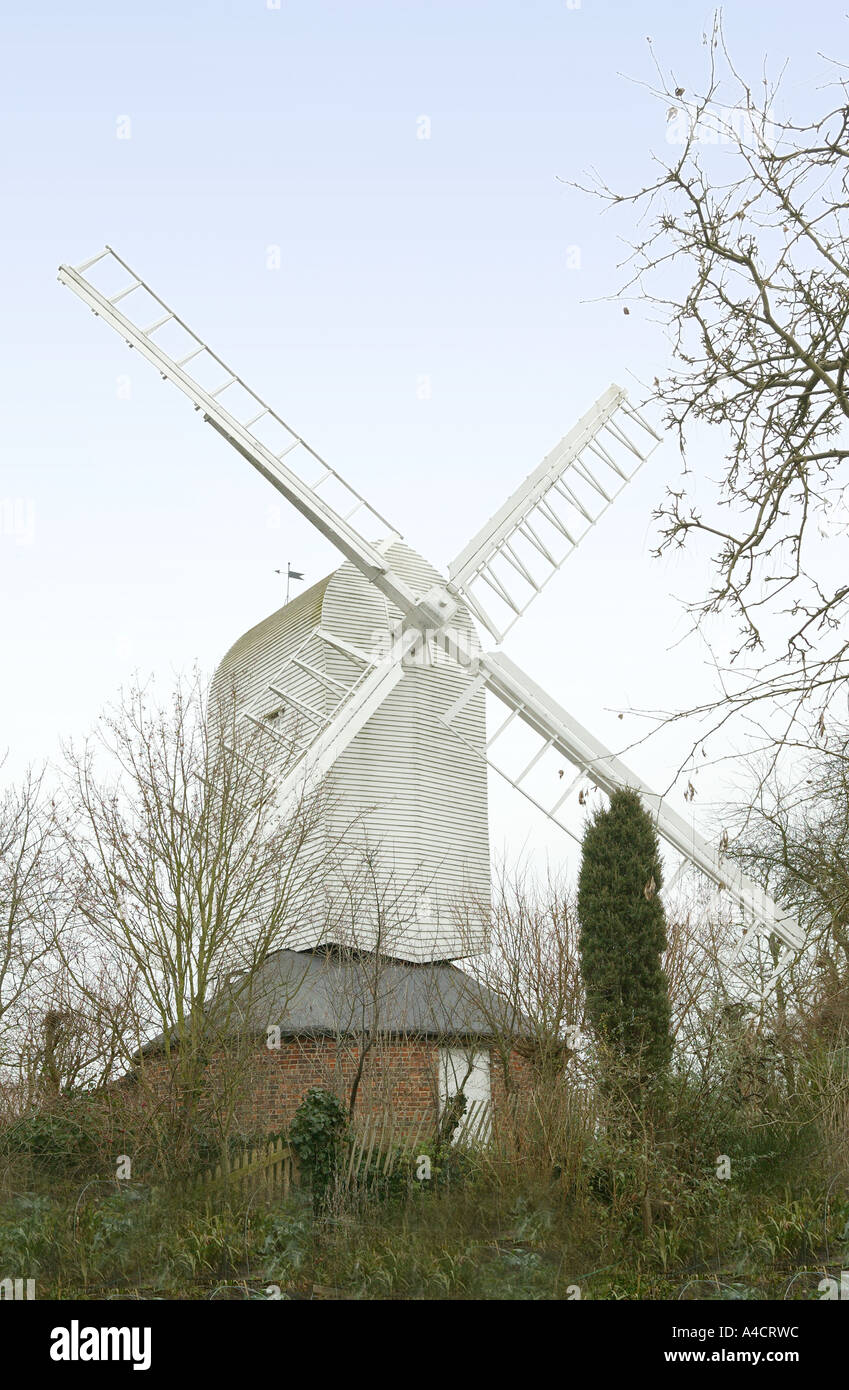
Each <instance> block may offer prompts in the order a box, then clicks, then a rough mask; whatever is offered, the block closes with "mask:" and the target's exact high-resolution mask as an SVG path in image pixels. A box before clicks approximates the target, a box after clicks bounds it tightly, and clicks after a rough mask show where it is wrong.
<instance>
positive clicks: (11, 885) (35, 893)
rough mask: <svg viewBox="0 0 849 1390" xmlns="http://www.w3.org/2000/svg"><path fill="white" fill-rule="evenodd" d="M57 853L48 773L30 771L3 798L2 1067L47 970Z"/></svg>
mask: <svg viewBox="0 0 849 1390" xmlns="http://www.w3.org/2000/svg"><path fill="white" fill-rule="evenodd" d="M0 766H2V764H0ZM56 851H57V824H56V815H55V808H54V805H53V803H52V801H51V799H50V797H49V795H48V794H47V791H46V786H45V775H44V772H43V771H41V772H33V771H30V772H28V773H27V774H26V776H25V777H24V779H23V781H22V782H21V784H20V785H19V786H13V787H10V788H8V789H7V790H6V791H5V792H4V793H3V795H2V798H0V1070H7V1069H8V1068H9V1066H10V1065H12V1066H14V1064H15V1062H16V1058H17V1056H18V1054H19V1050H20V1044H21V1038H22V1030H24V1029H25V1027H26V1018H27V1015H28V1013H29V1012H31V1009H32V1006H33V1001H34V999H35V998H36V996H37V995H38V992H39V987H40V985H41V983H42V981H43V977H44V973H45V971H46V967H47V959H48V955H49V950H50V943H51V933H50V925H51V914H52V912H53V910H54V900H55V897H56V895H57V894H58V892H59V890H60V886H61V871H60V868H59V863H58V859H57V853H56Z"/></svg>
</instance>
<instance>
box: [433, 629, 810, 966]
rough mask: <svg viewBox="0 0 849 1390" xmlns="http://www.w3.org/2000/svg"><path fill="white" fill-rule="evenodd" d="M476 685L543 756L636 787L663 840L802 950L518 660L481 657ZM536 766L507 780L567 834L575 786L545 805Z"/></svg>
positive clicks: (738, 877)
mask: <svg viewBox="0 0 849 1390" xmlns="http://www.w3.org/2000/svg"><path fill="white" fill-rule="evenodd" d="M478 681H479V683H480V684H481V685H483V686H485V687H486V689H487V690H489V691H490V692H491V693H492V694H493V695H496V696H497V697H498V699H499V700H501V701H502V702H503V704H504V705H505V706H506V707H507V709H508V710H509V711H510V715H509V716H508V717H516V718H518V719H520V720H521V721H522V722H523V723H524V724H526V725H527V726H528V727H529V728H531V729H532V730H533V731H534V733H535V734H536V735H537V736H538V738H539V748H538V755H539V754H541V753H543V752H544V751H545V750H547V749H548V748H553V749H555V750H556V752H557V753H559V754H561V755H562V756H563V757H564V758H566V759H567V760H568V761H569V762H570V763H572V765H573V766H574V767H576V768H577V769H578V770H579V772H580V773H582V774H583V775H585V776H586V777H587V778H588V779H589V781H591V782H592V783H593V784H594V785H595V786H597V787H599V788H600V789H601V790H602V791H604V792H606V793H607V794H608V795H610V793H611V792H613V791H615V790H616V789H617V788H620V787H633V788H634V789H635V790H636V791H638V792H639V793H640V795H641V796H642V798H643V800H644V802H645V803H646V805H647V806H648V807H650V808H651V810H652V811H653V813H654V817H655V824H656V826H657V831H658V834H659V835H660V836H661V838H662V839H664V840H665V841H667V843H668V844H670V845H671V846H672V847H673V848H674V849H675V850H676V851H677V852H678V853H679V854H681V855H682V856H683V857H684V858H685V859H686V860H687V861H688V862H689V863H691V864H692V865H694V867H695V868H697V869H698V870H699V871H700V872H701V873H703V874H704V875H705V876H706V877H707V878H708V879H710V880H711V882H713V883H714V884H716V885H717V887H718V888H720V889H722V891H723V892H725V893H727V894H728V895H729V896H730V898H731V899H732V900H733V901H734V902H735V903H736V904H737V906H738V907H739V908H740V909H742V911H743V913H744V914H746V915H749V916H751V918H753V919H754V922H755V924H756V926H757V928H758V930H760V931H763V932H765V933H770V932H774V933H775V935H776V936H777V937H778V938H779V940H780V941H783V942H784V943H785V945H787V946H789V947H792V948H793V949H794V950H798V949H799V948H800V947H801V946H802V944H803V937H802V933H801V931H800V929H799V925H798V923H797V922H796V921H795V919H794V918H793V917H791V916H790V915H789V914H787V913H786V912H783V911H782V910H781V909H780V908H779V906H778V905H777V904H776V903H775V902H774V900H773V899H772V898H771V897H770V896H769V895H768V894H767V893H765V892H764V890H763V889H762V888H761V887H760V885H759V884H757V883H755V882H754V881H753V880H751V879H750V878H748V877H747V876H746V875H745V874H744V873H742V871H741V870H740V869H739V868H738V867H737V866H736V865H735V864H733V863H732V862H730V861H728V860H727V859H724V858H722V857H721V855H720V854H719V853H718V851H716V850H715V849H714V848H713V847H712V846H711V845H710V844H708V842H707V840H705V839H704V838H703V836H701V835H700V834H699V833H698V831H697V830H695V828H694V827H693V826H691V825H689V824H688V823H687V821H685V820H684V818H683V816H680V815H679V814H678V812H677V811H675V810H674V809H673V808H672V807H670V806H668V805H667V804H666V802H665V801H664V798H663V797H661V796H658V795H657V794H656V793H655V792H653V791H652V790H651V788H650V787H649V786H647V784H646V783H645V782H644V781H643V780H642V778H641V777H639V776H638V775H637V774H636V773H635V772H633V771H632V770H631V769H630V768H629V767H626V765H625V764H624V763H623V762H622V761H621V759H619V758H617V757H616V756H615V754H613V753H611V751H610V750H609V749H608V748H605V746H604V744H602V743H600V742H599V740H598V739H596V738H595V737H594V736H593V735H592V734H591V733H590V732H589V731H588V730H587V729H585V728H584V727H583V726H582V725H581V724H579V723H578V722H577V720H575V719H573V718H572V716H571V715H570V714H568V713H567V712H566V710H564V709H563V708H562V707H561V706H560V705H558V704H557V703H556V702H555V701H554V700H552V699H551V697H550V696H549V695H547V694H546V693H545V691H544V690H542V689H541V688H540V687H539V686H538V685H537V684H536V682H535V681H533V680H532V679H531V678H530V676H528V675H526V674H525V672H524V671H522V670H520V668H519V667H518V666H517V665H516V664H515V662H512V661H510V659H509V658H508V657H506V656H504V654H503V653H501V652H498V653H489V654H487V655H486V656H482V657H481V659H480V662H479V673H478ZM458 713H459V710H456V709H455V710H451V711H449V712H448V717H447V722H448V724H449V726H452V727H453V725H454V722H455V719H456V716H457V714H458ZM492 743H493V740H490V742H489V745H488V748H487V751H486V754H485V756H486V760H487V762H489V764H490V765H491V766H493V767H494V768H496V770H497V771H498V772H500V773H501V774H502V775H503V776H504V775H506V774H505V773H504V771H503V769H502V768H501V767H499V766H498V764H497V762H495V760H494V758H493V756H492V752H491V749H492ZM535 761H536V757H535V758H533V759H532V761H531V763H530V764H528V766H527V767H526V769H525V770H524V772H523V773H521V774H520V775H519V777H518V778H516V779H515V780H514V779H513V778H511V777H508V779H507V780H508V781H511V783H512V785H513V786H514V787H515V788H516V789H517V790H518V791H520V792H521V793H522V794H523V795H524V796H526V797H528V799H529V800H530V801H532V802H533V804H534V805H535V806H537V807H538V808H539V809H540V810H542V811H543V812H544V813H545V814H546V815H547V816H549V817H550V818H551V819H552V820H554V822H555V824H557V825H559V826H560V828H561V829H566V828H567V827H566V826H565V825H564V824H563V821H562V820H560V819H558V811H559V809H560V807H561V805H562V804H563V803H565V800H566V797H567V796H568V794H569V791H570V790H571V788H570V787H569V788H567V789H566V791H564V792H561V793H560V795H559V796H558V799H557V800H556V801H555V802H553V803H551V804H549V805H543V804H542V803H541V802H540V801H539V800H538V799H537V798H536V797H535V796H533V795H531V793H530V792H529V790H528V789H527V787H526V786H523V781H524V780H525V777H526V775H527V774H528V773H529V772H530V770H531V768H532V766H533V763H534V762H535Z"/></svg>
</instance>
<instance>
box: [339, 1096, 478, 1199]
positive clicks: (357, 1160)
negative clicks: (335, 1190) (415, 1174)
mask: <svg viewBox="0 0 849 1390" xmlns="http://www.w3.org/2000/svg"><path fill="white" fill-rule="evenodd" d="M434 1126H435V1120H434V1115H433V1112H432V1111H425V1112H423V1113H422V1114H421V1115H420V1117H419V1120H418V1123H416V1122H415V1121H414V1122H413V1124H412V1125H411V1124H409V1123H403V1124H402V1123H399V1121H398V1120H396V1119H393V1118H390V1117H388V1116H387V1115H385V1114H384V1115H367V1116H366V1118H365V1120H364V1122H363V1124H362V1127H361V1128H360V1129H359V1130H358V1131H357V1132H356V1133H355V1134H354V1136H353V1138H352V1139H351V1140H350V1141H349V1143H350V1148H349V1152H348V1159H347V1162H346V1163H343V1165H342V1170H341V1185H342V1186H344V1187H352V1186H354V1185H356V1183H357V1181H358V1179H359V1178H360V1177H361V1176H363V1175H365V1174H366V1173H369V1172H374V1173H376V1174H377V1175H378V1176H382V1177H384V1178H389V1177H391V1176H392V1173H393V1172H394V1170H395V1167H396V1164H397V1162H398V1159H399V1157H400V1155H401V1154H402V1153H406V1154H413V1155H415V1154H417V1153H418V1152H419V1147H420V1146H421V1144H422V1142H423V1141H424V1139H425V1138H426V1137H430V1136H431V1135H432V1132H433V1129H434ZM491 1135H492V1106H491V1102H490V1101H488V1100H473V1101H472V1102H471V1104H470V1105H469V1106H468V1108H467V1110H466V1112H465V1114H464V1115H463V1116H462V1118H461V1119H460V1121H459V1124H458V1125H457V1128H456V1129H455V1131H454V1134H453V1136H452V1139H451V1145H452V1147H453V1148H470V1147H473V1146H480V1145H483V1144H487V1143H489V1140H490V1138H491Z"/></svg>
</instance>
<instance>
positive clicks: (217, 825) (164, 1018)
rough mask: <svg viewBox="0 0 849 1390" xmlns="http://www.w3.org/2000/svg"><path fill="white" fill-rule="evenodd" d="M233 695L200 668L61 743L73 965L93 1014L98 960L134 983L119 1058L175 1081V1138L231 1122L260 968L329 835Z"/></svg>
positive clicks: (283, 931)
mask: <svg viewBox="0 0 849 1390" xmlns="http://www.w3.org/2000/svg"><path fill="white" fill-rule="evenodd" d="M237 707H238V702H237V699H236V693H235V692H231V693H230V695H228V696H227V697H226V698H222V699H219V701H218V702H217V703H216V706H215V707H214V708H209V707H208V704H207V696H206V691H205V689H204V686H203V683H202V681H201V680H200V678H199V677H197V676H195V677H194V678H193V679H192V680H191V681H190V682H189V683H188V684H184V683H181V684H179V685H178V686H177V688H176V690H175V692H174V695H173V699H172V701H171V703H170V706H168V707H164V708H163V707H161V706H158V705H157V704H156V702H155V701H154V700H153V699H152V698H151V697H150V695H149V693H148V692H146V691H144V690H142V689H134V690H132V691H131V692H130V693H129V695H128V696H127V697H126V698H125V699H124V700H123V702H122V703H120V704H119V705H118V706H117V707H116V708H113V709H112V710H110V711H109V712H108V713H107V715H105V716H104V718H103V719H102V721H101V723H100V726H99V728H98V731H97V734H96V736H95V737H94V738H93V739H92V740H90V741H89V742H88V743H87V744H86V746H85V747H84V748H83V749H82V750H80V751H75V750H74V749H73V748H72V749H69V750H68V754H67V777H66V796H67V800H68V806H69V819H68V825H67V828H66V837H65V854H66V858H67V862H68V875H69V881H70V884H71V887H72V892H73V911H74V921H73V926H72V927H68V928H67V929H66V930H65V931H64V932H63V934H62V936H61V940H60V945H61V951H62V966H63V971H64V975H65V979H66V981H67V982H68V985H69V987H70V988H71V990H72V992H73V993H74V995H75V997H76V999H77V1001H80V1000H84V1001H87V1004H88V1008H89V1013H90V1016H94V1015H96V1011H97V1009H98V1008H102V1007H103V1006H104V998H103V990H102V983H103V979H104V974H106V975H108V976H109V978H110V979H111V980H112V981H113V983H114V985H115V990H114V997H115V999H116V1000H117V1001H119V1003H120V1004H121V1005H122V1007H123V1004H124V1003H125V1001H126V999H127V997H128V995H130V996H131V997H132V999H133V1002H134V1009H133V1012H132V1017H130V1018H128V1017H127V1016H126V1015H125V1014H123V1013H122V1014H121V1016H120V1018H116V1019H115V1024H116V1029H117V1031H118V1034H119V1036H120V1038H121V1048H120V1057H119V1058H116V1061H118V1060H120V1062H121V1063H122V1064H123V1065H124V1066H127V1065H132V1066H133V1068H134V1074H135V1076H136V1078H137V1080H138V1081H139V1082H140V1083H141V1084H143V1085H144V1084H148V1083H149V1085H150V1087H151V1089H152V1090H156V1089H157V1088H160V1089H161V1088H163V1087H165V1088H167V1087H169V1086H170V1088H171V1092H172V1101H173V1104H172V1106H171V1115H170V1121H171V1122H172V1123H173V1125H174V1126H175V1133H177V1134H178V1136H179V1137H180V1139H181V1141H188V1140H190V1137H191V1134H192V1131H193V1129H194V1128H195V1127H197V1126H199V1125H201V1124H202V1123H204V1122H207V1123H208V1122H210V1121H211V1120H213V1119H214V1120H215V1121H216V1122H217V1124H218V1127H219V1129H220V1131H221V1133H222V1137H224V1133H225V1131H226V1130H227V1129H228V1127H229V1125H230V1124H231V1123H232V1120H233V1117H234V1114H235V1112H236V1109H237V1092H238V1090H239V1087H240V1083H242V1084H243V1083H244V1080H245V1068H249V1067H250V1064H251V1062H252V1060H253V1058H254V1053H255V1051H256V1042H255V1039H254V1038H253V1037H252V1036H251V1035H250V1030H249V1029H248V1028H247V1027H246V1026H243V1025H246V1022H247V1020H248V1019H249V1016H250V1011H251V1004H252V1000H253V995H254V990H255V987H256V980H257V976H258V973H259V971H260V969H261V967H262V965H263V964H264V962H265V961H266V960H267V958H268V956H269V955H270V954H271V953H272V952H274V951H277V950H279V949H281V948H282V947H284V946H285V945H286V944H287V943H288V942H289V941H290V940H291V938H292V935H293V932H294V931H295V929H296V928H297V927H299V926H301V925H302V923H303V921H304V920H305V919H308V917H309V914H310V913H311V912H312V911H313V909H314V899H315V898H317V897H320V889H321V872H322V862H323V852H324V850H325V849H326V847H327V841H326V819H325V817H324V815H323V806H324V803H323V800H322V796H321V794H320V793H318V792H316V791H315V790H313V789H310V788H309V786H307V785H306V784H305V785H304V787H303V789H302V791H301V793H300V795H298V796H297V797H296V799H295V801H293V802H291V803H290V804H288V805H286V806H281V805H280V804H279V802H278V796H277V788H278V785H279V782H280V779H281V776H282V774H283V773H284V772H285V770H286V767H285V763H284V764H283V765H281V759H280V753H279V748H278V745H277V743H276V742H275V741H273V740H271V739H270V738H269V736H268V735H267V734H265V733H263V732H262V731H261V730H254V729H253V726H251V725H246V724H244V723H243V722H240V720H239V718H238V714H237Z"/></svg>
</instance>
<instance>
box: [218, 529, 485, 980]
mask: <svg viewBox="0 0 849 1390" xmlns="http://www.w3.org/2000/svg"><path fill="white" fill-rule="evenodd" d="M387 559H388V560H389V561H390V563H391V564H392V566H393V568H394V569H395V570H396V571H397V573H398V574H400V575H401V576H402V577H403V578H404V579H405V580H406V581H407V582H408V583H410V584H411V585H414V586H416V587H418V588H420V589H421V590H425V591H426V590H427V589H430V588H431V587H432V586H433V585H434V584H435V583H437V582H438V581H439V575H438V573H437V572H436V571H435V570H433V569H432V568H431V567H430V566H429V565H428V564H427V563H426V562H425V561H424V560H422V559H421V558H420V557H419V556H418V555H416V554H414V552H413V551H412V550H410V549H409V548H408V547H407V546H405V545H404V544H403V543H402V542H399V541H396V542H395V543H394V544H392V545H391V546H390V547H388V549H387ZM400 620H401V614H400V612H399V611H398V610H397V609H396V608H394V606H393V605H391V604H390V602H389V600H388V599H386V598H385V597H384V595H383V594H381V593H380V591H379V590H378V589H376V588H375V587H374V585H373V584H371V583H369V581H368V580H367V579H366V578H365V577H364V576H363V575H362V574H361V573H360V571H359V570H358V569H356V567H355V566H354V565H353V564H351V563H350V562H346V563H345V564H343V565H341V566H340V568H339V569H337V570H335V571H334V572H333V573H332V574H330V575H328V576H327V578H326V579H323V580H321V582H320V583H318V584H315V585H313V586H312V588H310V589H308V590H307V591H306V592H305V593H303V594H301V595H300V596H299V597H298V598H296V599H293V600H292V601H291V602H290V603H288V604H286V606H285V607H283V608H281V609H280V610H279V611H278V612H276V613H272V614H271V615H270V616H269V617H268V618H266V619H265V620H264V621H263V622H261V623H259V624H258V625H257V626H256V627H254V628H251V629H250V631H249V632H246V633H245V634H244V636H243V637H241V638H240V639H239V640H238V642H236V643H235V645H234V646H233V647H232V648H231V649H230V651H229V652H228V653H227V655H226V656H225V657H224V659H223V661H222V662H221V665H220V666H219V668H218V671H217V672H216V675H215V679H214V681H213V686H212V692H211V693H212V696H213V698H215V697H216V696H217V695H218V694H221V695H222V696H224V697H225V698H226V696H227V692H228V691H229V690H230V689H234V690H235V697H236V701H237V704H236V708H237V711H241V712H244V711H245V710H251V712H252V715H253V717H254V718H255V719H258V720H261V721H265V722H266V723H267V724H268V725H269V726H270V728H272V729H276V728H277V726H278V724H280V723H282V722H283V721H285V720H286V719H287V718H291V716H292V714H293V713H295V714H297V715H299V718H300V729H302V730H303V732H304V734H305V735H306V736H307V737H308V735H309V733H310V732H311V731H312V728H313V723H314V718H315V716H316V715H318V716H320V717H322V718H323V719H330V718H332V715H333V710H334V706H335V705H336V704H337V703H338V701H339V698H340V694H341V693H342V692H344V691H345V690H347V689H348V688H349V687H350V685H351V684H352V682H353V681H354V680H355V679H356V678H357V676H359V674H360V672H361V671H362V669H363V665H364V663H363V661H361V660H359V659H358V658H357V657H356V656H354V652H358V653H363V654H364V655H367V656H374V655H380V654H381V653H383V654H386V655H388V654H389V653H390V650H391V645H392V641H393V636H394V634H397V631H398V629H399V624H400ZM452 626H453V629H454V631H455V632H456V633H457V634H458V635H459V636H460V637H461V638H462V642H458V644H457V646H458V648H459V651H457V652H456V653H455V650H454V644H453V643H452V644H451V647H450V649H449V650H446V648H445V646H444V645H440V644H438V643H437V642H430V643H428V642H426V641H425V640H422V642H420V643H419V646H418V649H417V650H416V651H414V652H411V653H410V654H409V655H408V657H407V658H406V660H405V665H404V677H403V680H399V681H398V683H397V684H396V685H395V687H394V689H392V690H391V691H390V693H389V694H388V695H387V696H386V698H385V699H384V700H383V702H382V704H381V705H380V706H379V708H377V709H376V710H375V711H374V713H373V714H372V715H371V716H370V718H369V719H368V720H367V721H366V723H365V724H364V725H363V727H362V728H361V729H360V730H359V732H357V733H356V734H355V735H354V736H353V737H352V739H351V741H350V742H349V743H348V745H347V747H346V748H345V749H344V751H343V752H341V753H340V754H339V756H338V757H337V758H336V760H335V761H334V763H333V765H332V767H331V769H330V771H329V772H328V773H327V774H326V778H327V782H328V784H329V785H328V787H327V797H326V811H325V820H326V836H325V839H326V844H327V845H333V846H334V847H336V848H335V850H334V853H333V854H332V855H329V856H328V858H327V861H326V867H325V870H324V872H323V874H322V876H321V878H322V883H323V886H324V889H325V892H326V900H325V902H320V901H319V902H313V903H312V906H311V907H310V908H309V909H307V910H305V911H304V915H303V917H302V919H301V920H299V921H297V922H295V923H293V927H292V934H291V936H290V937H288V938H287V945H288V946H289V947H290V948H294V949H304V948H307V947H311V946H316V945H318V944H326V943H327V942H328V940H331V939H333V937H334V935H335V936H337V937H340V936H341V938H342V941H341V942H340V943H339V944H351V942H352V940H353V941H355V942H356V944H357V946H358V947H359V948H360V949H372V948H374V947H375V946H377V945H381V946H382V947H383V949H384V950H385V951H386V953H387V954H389V955H392V956H395V957H398V958H400V959H403V960H414V961H424V960H428V961H433V960H453V959H457V958H458V957H461V956H466V955H469V954H472V953H473V952H474V951H475V950H477V949H479V948H480V946H481V945H482V944H483V943H482V925H479V924H480V923H481V922H482V914H480V913H475V912H472V913H468V912H466V913H464V912H463V911H462V909H463V907H464V906H465V907H467V906H468V905H469V904H482V903H484V902H487V903H488V901H489V896H490V879H489V873H490V853H489V823H488V814H487V769H486V762H485V751H486V733H485V709H484V694H483V692H482V691H479V692H477V693H476V695H475V696H474V698H473V699H471V700H469V702H468V703H467V705H466V706H465V708H464V710H463V713H462V716H461V719H462V725H461V728H462V735H463V741H462V742H460V741H458V739H457V736H456V732H455V731H454V730H451V729H449V728H448V727H447V726H446V724H445V722H444V716H445V714H446V713H447V712H448V711H449V710H450V709H451V707H452V706H453V705H454V704H455V703H456V701H457V700H458V698H460V696H461V695H462V694H463V693H464V692H465V691H466V689H467V687H468V683H469V679H470V677H469V663H470V662H474V661H475V659H476V658H477V656H478V654H479V645H478V640H477V635H476V633H475V629H474V625H473V623H472V620H471V618H470V616H469V614H468V612H467V611H465V610H464V609H462V608H460V609H458V612H457V613H456V614H455V617H454V619H453V625H452ZM364 851H368V852H369V853H370V855H371V856H372V863H373V868H374V872H375V874H376V876H377V877H378V879H379V881H380V884H381V886H382V888H383V889H384V891H385V892H386V893H387V894H388V895H389V896H390V897H391V899H392V902H393V914H392V916H393V919H394V920H393V921H390V922H388V923H387V922H385V921H382V922H381V923H380V925H378V924H377V923H376V922H375V920H374V917H375V915H376V914H375V913H374V912H370V910H369V900H368V896H367V895H366V896H365V897H364V899H363V901H362V902H361V904H360V907H359V913H358V919H359V920H358V921H357V922H356V923H352V922H351V921H350V920H349V919H348V918H347V917H345V916H343V917H342V918H341V919H337V918H336V916H335V915H334V913H333V910H332V905H333V903H334V902H339V901H341V900H343V898H344V896H345V895H344V887H345V883H346V882H348V881H350V879H351V878H355V877H356V875H357V873H358V869H359V865H360V863H361V859H362V854H363V852H364ZM476 924H477V925H476ZM381 931H382V932H383V934H384V940H383V941H382V942H381V941H380V938H379V933H380V932H381Z"/></svg>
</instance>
